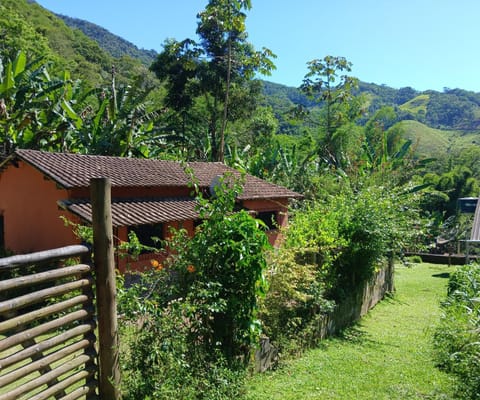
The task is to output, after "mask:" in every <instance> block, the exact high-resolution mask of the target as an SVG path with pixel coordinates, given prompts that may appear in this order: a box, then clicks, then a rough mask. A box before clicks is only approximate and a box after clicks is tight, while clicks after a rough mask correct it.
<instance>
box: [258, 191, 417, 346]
mask: <svg viewBox="0 0 480 400" xmlns="http://www.w3.org/2000/svg"><path fill="white" fill-rule="evenodd" d="M338 188H339V186H337V191H336V193H335V191H333V192H332V194H330V195H328V196H325V198H324V199H322V200H316V201H313V202H311V203H307V204H306V205H304V207H302V208H300V209H297V210H296V211H295V212H294V213H293V214H292V215H291V218H290V224H289V227H288V229H287V230H286V232H285V240H284V243H283V245H282V247H281V248H280V249H278V250H277V252H276V253H275V254H273V255H272V256H271V258H270V261H269V270H268V281H269V284H270V288H269V291H268V293H267V296H266V297H265V299H264V300H263V302H262V308H261V319H262V322H263V324H264V326H265V328H264V329H265V333H266V334H267V335H268V336H269V338H270V339H271V340H272V341H273V342H274V343H275V344H276V345H277V346H279V347H280V350H281V352H282V353H288V352H295V353H298V352H301V351H302V350H304V349H305V348H308V347H311V346H313V345H315V344H317V343H318V341H319V340H320V339H319V338H320V334H319V329H320V327H321V326H322V319H323V318H324V316H325V314H326V313H328V312H329V311H331V310H332V307H333V305H334V304H336V303H341V302H342V301H344V300H345V299H348V298H349V296H351V295H352V294H354V293H357V292H358V290H361V289H362V288H363V286H364V284H365V283H366V282H367V281H369V280H370V279H371V278H372V277H373V275H374V274H375V272H377V271H378V270H379V269H380V268H381V267H382V266H384V265H386V263H387V262H388V260H389V259H391V258H392V257H393V256H394V254H398V253H400V252H401V251H402V250H403V249H404V248H406V247H408V246H411V244H412V243H413V242H415V241H416V236H417V234H418V233H417V230H416V229H413V225H414V223H418V218H417V211H416V209H415V208H413V207H412V204H414V202H415V198H414V196H413V195H406V194H404V193H397V192H395V191H393V190H390V189H386V188H381V187H376V186H367V185H366V186H365V187H364V188H361V189H356V190H353V189H352V188H350V187H349V185H348V184H344V185H343V186H341V190H338Z"/></svg>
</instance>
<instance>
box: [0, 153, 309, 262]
mask: <svg viewBox="0 0 480 400" xmlns="http://www.w3.org/2000/svg"><path fill="white" fill-rule="evenodd" d="M188 166H189V168H190V169H191V170H192V172H193V175H194V176H195V178H196V179H197V180H198V185H199V186H200V188H201V189H202V190H203V191H204V192H205V193H208V189H209V187H210V186H211V185H212V183H213V182H215V180H216V179H218V178H217V177H218V176H222V175H224V174H225V173H232V174H234V175H236V176H240V173H239V172H238V171H235V170H234V169H232V168H229V167H227V166H225V165H224V164H222V163H207V162H192V163H189V164H188ZM97 177H106V178H109V179H110V181H111V185H112V193H111V196H112V222H113V234H114V237H115V238H116V240H117V241H125V240H127V237H128V233H129V232H130V231H132V230H133V231H134V232H135V233H136V234H137V236H138V237H139V239H140V241H142V242H147V244H148V241H149V240H150V238H151V237H152V236H155V237H160V238H166V237H167V235H168V233H169V231H170V229H169V228H170V227H176V228H179V227H182V228H184V229H186V230H187V231H188V232H189V234H191V235H193V233H194V230H195V225H196V224H197V223H198V215H197V212H196V202H195V199H194V198H193V197H192V195H191V188H190V187H189V183H190V180H191V178H190V176H189V175H188V174H187V173H186V172H185V168H184V165H183V164H182V163H180V162H176V161H163V160H152V159H135V158H121V157H108V156H95V155H81V154H71V153H49V152H44V151H37V150H17V151H16V152H15V153H13V154H12V155H11V156H10V157H8V158H7V159H6V160H4V161H3V162H2V163H1V164H0V248H2V247H3V248H6V249H8V250H11V251H13V252H14V253H27V252H32V251H40V250H45V249H49V248H55V247H61V246H65V245H70V244H72V243H78V242H79V239H78V238H77V237H76V236H75V235H74V234H73V232H72V228H71V227H69V226H66V224H65V222H64V220H63V219H62V218H61V217H65V218H67V219H68V220H71V221H72V222H74V223H84V224H85V223H86V224H88V223H91V204H90V200H89V196H90V188H89V182H90V179H91V178H97ZM299 197H301V196H300V195H299V194H298V193H295V192H293V191H291V190H288V189H286V188H284V187H281V186H278V185H274V184H271V183H269V182H266V181H264V180H262V179H259V178H256V177H254V176H251V175H246V177H245V181H244V187H243V192H242V193H241V194H240V195H239V196H238V198H237V203H238V207H239V208H243V209H246V210H251V211H252V212H253V213H254V214H255V215H256V217H257V218H259V219H262V220H263V221H265V222H266V223H267V225H268V226H269V229H270V230H269V232H268V235H269V240H270V242H271V243H272V244H273V245H275V244H276V243H278V240H279V230H278V229H277V228H278V227H284V226H285V225H286V224H287V218H288V215H287V207H288V203H289V200H290V199H294V198H299ZM150 258H151V254H150V255H149V254H143V255H141V256H140V259H139V260H138V261H137V262H134V263H133V262H132V263H131V265H130V266H131V267H133V268H139V267H140V266H141V265H145V264H146V262H147V261H148V260H150ZM130 261H131V260H130ZM117 265H118V267H119V269H120V270H125V268H126V261H125V260H121V259H119V260H117Z"/></svg>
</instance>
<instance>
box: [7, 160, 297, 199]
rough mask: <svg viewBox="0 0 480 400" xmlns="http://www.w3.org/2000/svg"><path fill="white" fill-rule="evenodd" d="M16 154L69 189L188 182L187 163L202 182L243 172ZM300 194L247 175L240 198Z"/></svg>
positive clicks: (198, 165) (195, 165) (213, 166)
mask: <svg viewBox="0 0 480 400" xmlns="http://www.w3.org/2000/svg"><path fill="white" fill-rule="evenodd" d="M15 156H16V157H17V158H19V159H21V160H23V161H24V162H26V163H28V164H30V165H32V166H33V167H34V168H36V169H38V170H39V171H41V172H42V173H43V174H45V175H46V176H47V177H49V178H50V179H52V180H54V181H55V182H56V183H58V184H59V185H61V186H63V187H64V188H66V189H71V188H78V187H88V186H89V184H90V179H92V178H100V177H103V178H109V179H110V181H111V183H112V186H119V187H158V186H162V187H165V186H167V187H168V186H177V187H178V186H186V185H187V184H188V183H189V182H190V177H189V176H188V175H187V174H186V173H185V166H186V165H188V166H189V167H191V168H192V170H193V173H194V176H195V177H196V179H198V181H199V185H200V186H201V187H204V188H208V187H210V185H211V184H212V182H213V181H214V179H215V178H216V177H217V176H219V175H223V174H225V173H232V174H234V175H236V176H240V173H239V172H238V171H236V170H234V169H232V168H229V167H227V166H226V165H224V164H222V163H209V162H192V163H188V164H184V163H181V162H177V161H164V160H154V159H140V158H125V157H110V156H97V155H83V154H72V153H49V152H45V151H38V150H16V152H15ZM300 197H302V196H301V195H300V194H298V193H296V192H293V191H291V190H289V189H286V188H284V187H282V186H278V185H274V184H272V183H269V182H266V181H264V180H262V179H259V178H256V177H254V176H251V175H248V174H247V175H246V177H245V185H244V190H243V193H242V194H241V195H240V196H239V197H238V198H239V199H240V200H247V199H262V198H263V199H273V198H300Z"/></svg>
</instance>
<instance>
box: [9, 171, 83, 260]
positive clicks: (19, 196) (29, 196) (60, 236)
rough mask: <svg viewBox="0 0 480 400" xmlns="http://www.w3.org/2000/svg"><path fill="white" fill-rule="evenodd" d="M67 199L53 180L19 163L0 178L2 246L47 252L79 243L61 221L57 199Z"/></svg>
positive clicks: (19, 249)
mask: <svg viewBox="0 0 480 400" xmlns="http://www.w3.org/2000/svg"><path fill="white" fill-rule="evenodd" d="M65 198H67V192H66V191H65V190H62V189H58V188H57V187H56V185H55V183H54V182H53V181H50V180H46V179H45V178H44V176H43V175H42V174H41V173H40V172H38V171H37V170H36V169H34V168H32V167H31V166H29V165H27V164H25V163H23V162H18V167H16V166H14V165H13V164H10V165H8V167H7V168H6V170H4V171H3V172H2V174H1V175H0V214H2V215H3V218H4V232H5V247H6V248H7V249H9V250H12V251H13V252H15V253H17V254H18V253H27V252H31V251H39V250H47V249H51V248H55V247H61V246H67V245H71V244H76V243H78V239H77V238H76V237H75V236H74V234H73V233H72V230H71V228H68V227H65V225H64V223H63V221H62V220H61V219H60V216H61V215H65V214H64V213H63V212H62V211H60V210H59V208H58V206H57V200H60V199H65Z"/></svg>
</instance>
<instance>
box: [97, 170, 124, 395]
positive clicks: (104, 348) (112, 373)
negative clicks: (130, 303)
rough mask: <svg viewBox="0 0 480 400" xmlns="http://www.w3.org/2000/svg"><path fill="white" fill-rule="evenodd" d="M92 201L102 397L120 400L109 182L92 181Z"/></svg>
mask: <svg viewBox="0 0 480 400" xmlns="http://www.w3.org/2000/svg"><path fill="white" fill-rule="evenodd" d="M90 197H91V202H92V225H93V256H94V261H95V270H96V287H97V314H98V343H99V351H98V353H99V362H100V376H99V394H100V398H101V399H108V400H118V399H120V388H119V387H120V368H119V364H118V351H119V348H118V325H117V301H116V285H115V262H114V253H113V232H112V210H111V184H110V180H109V179H107V178H94V179H92V180H91V181H90Z"/></svg>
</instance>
